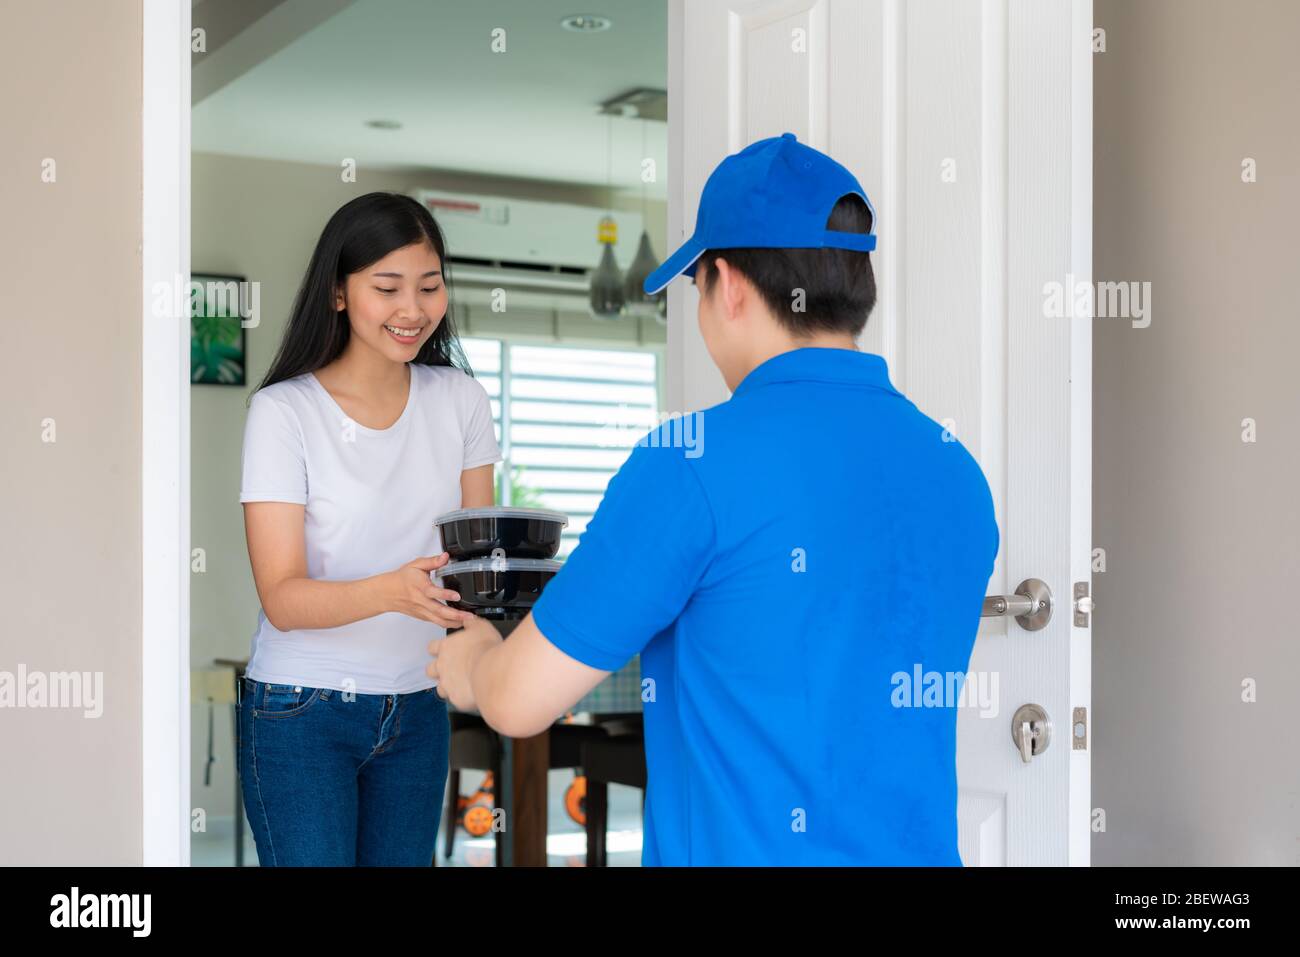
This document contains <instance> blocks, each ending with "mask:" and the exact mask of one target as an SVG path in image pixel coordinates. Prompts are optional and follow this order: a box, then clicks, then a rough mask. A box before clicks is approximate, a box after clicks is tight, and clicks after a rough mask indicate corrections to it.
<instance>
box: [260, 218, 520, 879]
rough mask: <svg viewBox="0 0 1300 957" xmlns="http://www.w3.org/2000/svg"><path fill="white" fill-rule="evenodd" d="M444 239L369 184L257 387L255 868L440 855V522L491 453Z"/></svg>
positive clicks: (410, 861) (484, 473) (485, 483)
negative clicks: (457, 321)
mask: <svg viewBox="0 0 1300 957" xmlns="http://www.w3.org/2000/svg"><path fill="white" fill-rule="evenodd" d="M446 280H447V265H446V250H445V247H444V243H443V237H442V233H441V231H440V230H439V228H438V226H437V224H436V223H435V222H434V220H433V217H432V216H431V215H430V214H429V212H428V210H427V209H425V208H424V207H423V206H422V205H421V204H420V203H418V202H416V201H415V200H413V199H410V198H408V197H405V196H401V195H397V194H392V193H370V194H368V195H365V196H361V197H358V198H357V199H354V200H352V201H351V202H349V203H347V204H346V205H344V206H343V207H342V208H341V209H339V210H338V212H336V213H335V214H334V215H333V216H332V217H331V218H330V220H329V222H328V223H327V224H326V226H325V230H324V232H323V233H322V234H321V237H320V240H319V242H318V243H317V244H316V250H315V252H314V253H313V254H312V257H311V262H310V263H309V265H308V268H307V275H306V277H305V279H304V280H303V283H302V287H301V289H300V290H299V292H298V297H297V300H296V302H295V304H294V307H293V314H292V316H291V318H290V320H289V325H288V328H287V329H286V331H285V334H284V340H283V341H282V343H281V345H280V349H279V352H278V354H277V355H276V358H275V361H274V362H273V364H272V366H271V371H270V372H269V373H268V374H267V376H266V378H265V379H264V380H263V382H262V384H261V385H260V386H259V387H258V388H257V390H256V391H255V392H254V393H253V395H252V398H251V401H250V405H249V411H248V420H247V424H246V425H245V431H244V449H243V479H242V487H241V490H240V496H239V500H240V502H242V503H243V506H244V525H245V530H246V533H247V537H248V554H249V558H250V560H251V562H252V568H253V579H254V581H255V583H256V585H257V594H258V597H259V598H260V599H261V604H262V607H261V612H260V614H259V616H258V626H257V632H256V634H255V635H254V636H253V647H252V658H251V659H250V661H249V663H248V669H247V672H246V676H245V678H244V684H243V688H242V689H241V691H242V698H241V702H240V719H239V729H240V743H239V766H240V776H241V783H242V787H243V796H244V807H245V809H246V810H247V814H248V820H249V824H250V827H251V829H252V831H253V835H254V838H255V840H256V842H257V856H258V859H259V861H260V862H261V864H262V865H264V866H267V865H305V864H315V865H352V864H357V865H368V864H369V865H424V866H428V865H429V864H430V863H432V860H433V853H434V845H435V841H436V838H437V831H438V819H439V810H440V806H441V802H442V797H443V789H444V787H445V783H446V778H447V746H448V739H449V731H448V723H447V710H446V703H445V702H444V701H443V700H442V699H441V698H440V697H439V696H438V694H437V691H436V690H435V687H436V682H434V681H432V680H431V679H430V678H429V677H428V676H427V675H426V673H425V666H426V665H427V664H428V662H429V655H428V650H427V649H428V644H429V641H430V639H432V638H436V637H441V636H442V635H444V634H445V633H446V629H447V628H449V627H458V626H459V625H460V624H461V623H462V622H463V621H464V620H466V619H467V618H472V617H473V616H472V615H469V614H467V613H464V612H459V611H456V610H454V609H452V608H450V607H448V606H447V605H446V604H444V602H445V601H447V600H454V598H455V597H457V596H456V595H455V594H454V593H452V592H450V591H446V590H444V589H441V588H438V587H436V586H435V584H434V583H433V581H432V578H431V573H432V572H433V571H434V570H436V569H438V568H440V567H441V566H443V565H444V564H446V562H447V556H446V554H445V553H442V551H441V548H442V546H441V543H440V542H439V541H438V532H437V530H436V529H435V527H434V524H433V522H434V519H435V518H436V517H437V516H438V515H440V514H442V513H444V512H448V511H451V510H453V509H456V508H460V507H462V506H465V507H471V506H479V505H491V504H492V502H493V488H494V482H493V468H492V466H493V463H495V462H499V461H501V452H500V450H499V448H498V446H497V441H496V437H495V435H494V433H493V428H492V411H491V407H490V405H489V402H488V396H487V393H486V391H484V389H483V386H482V385H481V384H480V383H478V382H477V381H476V380H474V379H473V378H471V377H470V375H468V374H467V373H466V372H464V371H461V368H458V367H457V365H456V364H454V360H457V361H459V363H460V365H461V367H464V365H465V363H464V357H463V354H462V353H461V351H460V346H459V344H458V343H457V341H456V333H455V329H454V327H453V324H452V315H451V308H450V303H449V301H448V295H447V284H446Z"/></svg>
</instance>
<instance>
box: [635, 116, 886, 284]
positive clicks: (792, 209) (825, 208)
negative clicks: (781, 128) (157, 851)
mask: <svg viewBox="0 0 1300 957" xmlns="http://www.w3.org/2000/svg"><path fill="white" fill-rule="evenodd" d="M849 193H856V194H857V195H859V196H861V197H862V199H863V201H864V202H865V203H866V204H867V208H868V209H870V210H871V232H870V233H846V232H840V231H839V230H832V229H827V228H826V221H827V220H828V219H830V215H831V210H832V209H834V208H835V204H836V203H837V202H839V200H840V198H841V197H842V196H846V195H848V194H849ZM745 247H757V248H765V249H826V248H835V249H856V250H858V251H859V252H870V251H871V250H873V249H875V248H876V208H875V207H874V206H872V205H871V200H870V199H868V198H867V194H866V192H865V191H863V189H862V186H861V185H860V184H859V183H858V180H857V178H856V177H855V176H854V175H853V174H852V173H850V172H849V171H848V170H847V169H845V168H844V167H843V166H841V165H840V164H839V163H837V162H835V160H833V159H831V158H830V157H829V156H827V155H826V154H825V153H822V152H819V151H817V150H815V149H813V148H812V147H811V146H805V145H804V144H803V143H800V142H799V141H798V140H797V139H795V136H794V134H793V133H782V134H781V135H780V136H773V137H770V138H768V139H765V140H758V141H757V142H754V143H750V144H749V145H748V146H746V147H745V148H744V149H743V150H741V151H740V152H739V153H733V154H732V155H731V156H728V157H727V158H726V159H724V160H723V161H722V162H721V163H719V164H718V166H717V169H715V170H714V171H713V172H712V173H710V174H709V179H708V181H707V182H706V183H705V184H704V191H703V192H702V193H701V194H700V209H699V212H698V213H697V214H696V217H695V235H694V236H692V237H691V238H690V239H688V240H686V242H684V243H682V245H681V246H680V247H679V248H678V249H677V250H676V251H675V252H674V253H673V254H672V255H671V256H669V257H668V258H667V259H665V260H664V261H663V265H661V266H660V267H659V268H658V269H656V270H655V271H654V272H652V273H651V274H650V275H649V276H647V277H646V281H645V284H644V286H643V288H644V289H645V291H646V295H650V296H652V295H654V294H655V293H657V292H658V291H659V290H661V289H663V288H664V286H666V285H668V283H670V282H672V280H673V279H674V278H675V277H677V276H680V275H682V274H685V275H687V276H694V275H695V260H697V259H699V258H700V256H701V255H703V254H704V251H705V250H706V249H740V248H745Z"/></svg>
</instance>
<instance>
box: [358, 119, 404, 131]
mask: <svg viewBox="0 0 1300 957" xmlns="http://www.w3.org/2000/svg"><path fill="white" fill-rule="evenodd" d="M366 126H369V127H370V128H371V129H375V130H400V129H401V128H402V124H401V123H399V122H398V121H397V120H366Z"/></svg>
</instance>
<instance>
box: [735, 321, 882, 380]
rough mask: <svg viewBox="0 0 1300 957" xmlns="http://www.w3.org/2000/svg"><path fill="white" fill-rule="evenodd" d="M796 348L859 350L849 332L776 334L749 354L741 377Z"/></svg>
mask: <svg viewBox="0 0 1300 957" xmlns="http://www.w3.org/2000/svg"><path fill="white" fill-rule="evenodd" d="M795 349H851V350H852V351H854V352H857V351H859V350H858V343H857V341H856V340H855V339H854V338H853V336H851V335H849V333H847V332H818V333H814V334H812V335H807V336H800V337H795V336H789V335H781V336H775V337H773V338H771V339H769V340H767V341H765V342H763V343H762V344H760V345H759V346H757V347H756V348H755V349H754V351H753V352H751V353H750V354H749V361H748V362H747V363H746V368H745V369H744V370H743V372H742V375H741V378H742V379H743V378H744V377H745V376H747V375H749V374H750V373H751V372H753V371H754V370H755V369H757V368H758V367H759V366H761V365H762V364H763V363H764V362H766V361H767V360H768V359H771V358H773V357H775V356H779V355H781V354H782V353H785V352H792V351H793V350H795Z"/></svg>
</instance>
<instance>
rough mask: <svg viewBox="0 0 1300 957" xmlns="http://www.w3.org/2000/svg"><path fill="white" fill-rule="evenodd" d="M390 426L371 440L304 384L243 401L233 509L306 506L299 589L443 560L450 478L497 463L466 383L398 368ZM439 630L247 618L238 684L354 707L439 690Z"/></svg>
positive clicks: (455, 374)
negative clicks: (247, 646) (399, 401)
mask: <svg viewBox="0 0 1300 957" xmlns="http://www.w3.org/2000/svg"><path fill="white" fill-rule="evenodd" d="M409 365H410V369H411V385H410V394H409V396H408V398H407V403H406V408H405V409H403V411H402V415H401V418H399V419H398V420H397V421H396V422H394V423H393V424H392V425H391V426H390V427H388V428H387V429H370V428H367V427H365V426H364V425H361V424H360V423H358V422H355V421H353V420H352V419H350V418H348V416H347V413H345V412H344V411H343V409H342V407H340V406H339V404H338V403H337V402H335V401H334V398H333V397H332V396H331V395H330V394H329V393H328V392H327V391H326V390H325V387H324V386H323V385H321V384H320V381H319V380H318V379H317V378H316V377H315V375H313V374H311V373H304V374H303V375H300V376H295V377H294V378H292V379H286V380H283V381H281V382H277V383H275V384H274V385H270V386H267V387H266V388H264V389H259V390H258V391H257V392H255V393H253V397H252V400H251V403H250V405H249V410H248V420H247V422H246V423H245V426H244V450H243V481H242V485H241V487H240V493H239V501H240V502H295V503H297V504H299V505H304V506H306V509H305V515H304V523H303V533H304V536H305V538H306V545H307V576H308V577H309V578H315V579H319V580H323V581H350V580H355V579H358V578H369V577H370V576H371V575H377V574H380V573H381V572H388V571H392V570H394V569H396V568H400V567H401V566H402V565H405V564H406V563H407V562H410V561H413V560H415V559H416V558H421V557H426V556H430V555H437V554H439V553H440V552H441V551H442V542H441V536H440V535H439V534H438V530H437V529H436V528H435V527H434V524H433V520H434V519H435V518H436V517H437V516H439V515H442V514H443V513H445V512H449V511H452V510H453V509H457V508H460V506H461V497H460V479H461V472H463V471H464V470H465V469H470V468H474V467H475V466H478V465H486V464H488V463H491V462H500V461H501V450H500V448H499V447H498V445H497V440H496V435H495V433H494V432H493V427H492V407H491V404H490V403H489V400H488V395H487V392H486V390H484V388H483V386H482V384H481V383H480V382H478V381H477V380H475V379H473V378H471V377H470V376H468V375H466V374H465V373H464V372H461V371H460V370H459V369H454V368H451V367H449V366H428V365H418V364H416V363H409ZM445 633H446V630H445V629H444V628H442V627H441V626H439V625H436V624H434V623H433V622H431V621H423V620H421V619H418V618H412V617H410V616H408V615H404V614H402V613H401V612H384V613H383V614H380V615H376V616H374V617H371V618H366V619H363V620H361V621H356V622H352V623H351V624H347V625H339V626H338V627H336V628H320V629H300V630H294V631H280V630H279V629H278V628H276V627H275V626H274V625H272V624H271V623H270V622H269V621H268V620H267V618H266V613H265V611H263V610H260V609H259V611H258V623H257V632H256V633H255V634H254V636H253V650H252V657H251V658H250V660H249V662H248V669H247V674H248V677H250V678H253V679H255V680H258V681H266V682H272V683H275V684H293V685H304V686H307V687H313V688H334V689H336V690H340V691H348V690H350V691H355V692H357V693H358V694H406V693H408V692H411V691H419V690H422V689H424V688H431V687H433V686H434V685H436V684H437V682H436V681H434V680H433V679H431V678H429V677H428V675H427V674H426V673H425V666H426V665H428V663H429V660H430V659H429V652H428V644H429V641H430V640H431V639H433V638H439V637H441V636H442V635H444V634H445Z"/></svg>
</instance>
